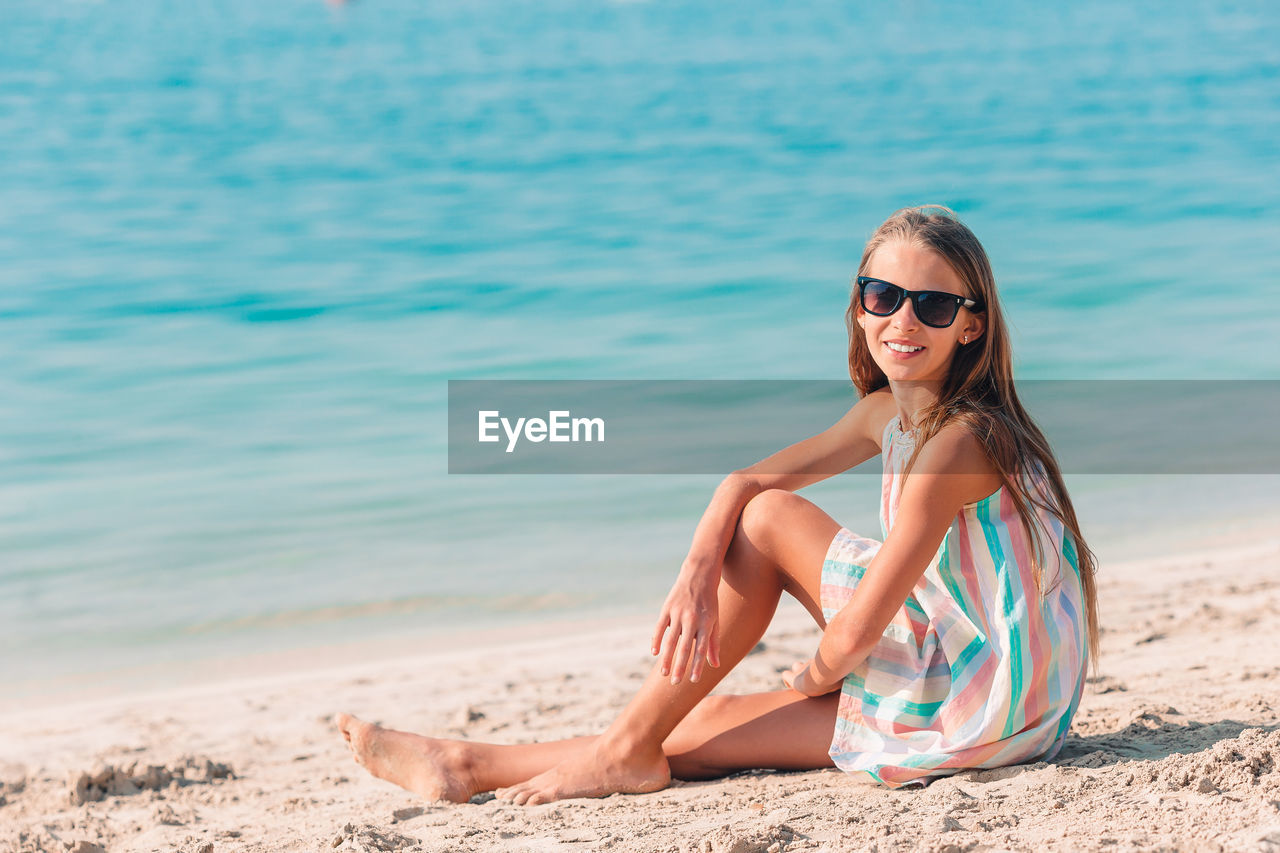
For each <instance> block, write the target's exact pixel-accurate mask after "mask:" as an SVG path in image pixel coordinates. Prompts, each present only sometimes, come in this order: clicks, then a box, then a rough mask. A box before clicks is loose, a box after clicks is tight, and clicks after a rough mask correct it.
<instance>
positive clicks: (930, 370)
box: [338, 207, 1097, 804]
mask: <svg viewBox="0 0 1280 853" xmlns="http://www.w3.org/2000/svg"><path fill="white" fill-rule="evenodd" d="M847 321H848V326H849V372H850V375H851V376H852V378H853V382H854V385H855V386H856V387H857V389H858V392H859V395H860V399H859V400H858V402H857V404H856V405H854V406H853V407H852V408H851V409H850V410H849V412H848V413H847V414H846V415H845V416H844V417H842V418H841V419H840V420H839V421H838V422H837V423H835V424H834V425H833V426H831V427H830V428H829V429H827V430H826V431H824V432H822V433H820V434H819V435H816V436H813V437H812V438H809V439H806V440H805V441H801V442H799V443H798V444H795V445H792V446H791V447H788V448H786V449H785V450H782V451H781V452H779V453H777V454H775V455H774V456H771V457H769V458H768V459H766V460H764V461H762V462H760V463H757V464H756V465H753V466H751V467H750V468H746V469H744V470H742V471H737V472H734V473H733V474H731V475H730V476H728V477H727V478H725V480H724V482H723V483H721V485H720V487H719V488H718V489H717V490H716V492H715V496H714V497H713V498H712V500H711V504H710V506H709V507H708V508H707V510H706V512H705V513H704V515H703V517H702V520H701V522H700V523H699V524H698V527H697V529H696V531H695V533H694V536H693V543H692V545H691V547H690V550H689V555H688V556H687V557H686V558H685V561H684V563H683V565H682V566H681V569H680V574H679V577H678V578H677V580H676V583H675V586H674V587H673V588H672V590H671V592H670V594H669V595H668V596H667V600H666V603H665V604H664V605H663V608H662V613H661V615H660V617H659V620H658V624H657V628H656V630H655V632H654V635H653V644H652V645H653V653H654V654H655V655H660V659H659V661H658V663H657V664H656V665H655V666H654V668H653V670H652V671H651V672H650V673H649V676H648V678H647V679H646V681H645V682H644V684H643V686H642V687H641V688H640V690H639V691H638V692H637V694H636V695H635V697H634V698H633V699H632V700H631V702H630V703H629V704H628V705H627V706H626V708H624V709H623V711H622V713H621V714H619V716H618V718H617V719H616V720H615V721H614V723H613V724H612V725H611V726H609V728H608V729H607V730H606V731H605V732H603V733H602V734H599V735H593V736H587V737H579V738H573V739H570V740H563V741H555V742H550V743H535V744H519V745H497V744H485V743H471V742H466V741H457V740H443V739H436V738H428V737H423V736H421V735H416V734H411V733H407V732H397V731H392V730H389V729H383V728H380V727H378V726H374V725H371V724H369V723H365V722H363V721H360V720H357V719H355V718H354V717H350V716H348V715H345V714H344V715H340V716H339V718H338V725H339V728H340V729H341V731H342V733H343V735H344V737H345V738H346V740H347V742H348V744H349V745H350V747H351V749H352V751H353V752H354V754H355V757H356V760H357V761H358V762H360V763H361V764H362V765H363V766H365V767H366V768H367V769H368V770H369V771H370V772H372V773H373V774H374V775H375V776H378V777H379V778H382V779H386V780H388V781H391V782H394V783H396V784H397V785H400V786H402V787H405V788H408V789H409V790H412V791H415V792H417V793H419V794H421V795H422V796H423V797H426V798H428V799H441V798H443V799H447V800H452V801H454V802H463V801H465V800H466V799H467V798H469V797H470V796H472V795H473V794H475V793H478V792H481V791H488V790H495V789H496V792H497V796H498V797H499V798H500V799H504V800H509V801H511V802H514V803H520V804H533V803H543V802H548V801H551V800H555V799H562V798H566V797H597V796H605V795H608V794H611V793H614V792H629V793H641V792H647V791H656V790H658V789H660V788H663V787H665V786H666V785H667V784H668V783H669V782H670V780H671V778H672V777H673V776H674V777H677V778H681V779H707V778H714V777H717V776H722V775H725V774H728V773H733V772H735V771H739V770H744V769H748V768H776V769H780V770H800V769H812V768H820V767H830V766H832V765H835V766H837V767H840V768H841V769H843V770H846V771H849V772H857V773H864V774H868V775H870V776H871V777H873V778H875V779H877V780H879V781H880V782H882V783H884V784H886V785H890V786H895V787H896V786H899V785H904V784H908V783H912V782H917V783H923V782H924V781H927V780H928V779H929V778H931V777H936V776H941V775H946V774H949V773H955V772H957V771H960V770H964V769H967V768H977V767H994V766H1000V765H1005V764H1015V763H1020V762H1028V761H1035V760H1041V759H1045V758H1048V757H1052V756H1053V755H1054V754H1056V753H1057V751H1058V750H1059V749H1060V748H1061V746H1062V743H1063V741H1064V740H1065V738H1066V733H1067V729H1068V727H1069V726H1070V724H1071V718H1072V716H1073V714H1074V713H1075V710H1076V707H1077V705H1078V703H1079V701H1080V695H1081V691H1082V689H1083V685H1084V677H1085V669H1086V666H1087V662H1088V660H1089V656H1090V652H1091V651H1093V652H1094V653H1096V648H1097V618H1096V604H1095V597H1094V584H1093V573H1094V560H1093V556H1092V554H1091V553H1090V551H1089V549H1088V547H1087V546H1086V545H1085V543H1084V539H1083V538H1082V536H1081V534H1080V527H1079V524H1078V523H1077V521H1076V516H1075V511H1074V509H1073V508H1072V505H1071V499H1070V497H1069V496H1068V495H1067V492H1066V488H1065V487H1064V485H1063V480H1062V475H1061V472H1060V471H1059V468H1058V465H1057V462H1056V461H1055V460H1054V457H1053V453H1052V451H1051V450H1050V449H1049V446H1048V443H1047V442H1046V441H1045V438H1044V435H1043V434H1042V433H1041V432H1040V430H1039V429H1038V428H1037V427H1036V426H1035V424H1034V423H1033V422H1032V420H1031V418H1030V417H1029V416H1028V415H1027V413H1026V411H1025V410H1024V409H1023V407H1022V405H1021V403H1020V402H1019V401H1018V397H1017V394H1016V393H1015V391H1014V385H1013V371H1012V360H1011V354H1010V349H1009V335H1008V330H1007V328H1006V326H1005V321H1004V317H1003V315H1002V313H1001V310H1000V304H999V300H998V298H997V294H996V286H995V278H994V276H993V274H992V271H991V265H990V262H989V261H988V259H987V255H986V252H985V251H984V250H983V248H982V246H981V244H980V243H979V242H978V240H977V238H976V237H975V236H974V235H973V233H972V232H971V231H970V230H969V229H968V228H967V227H965V226H964V225H963V224H962V223H961V222H960V221H959V220H958V219H957V218H956V216H955V214H954V213H953V212H952V211H950V210H948V209H946V208H940V207H926V208H908V209H904V210H900V211H898V212H897V213H895V214H894V215H893V216H891V217H890V218H889V219H888V220H887V221H886V222H885V223H884V224H883V225H881V226H880V228H879V229H877V230H876V232H875V234H874V235H873V236H872V237H871V240H870V241H869V242H868V243H867V245H866V248H865V250H864V252H863V255H862V262H861V264H860V265H859V267H858V273H857V277H856V279H855V285H854V290H853V296H852V299H851V302H850V306H849V310H848V314H847ZM877 453H879V454H880V455H881V456H882V457H883V460H884V482H883V490H882V497H881V523H882V526H883V528H884V530H883V533H884V537H885V538H884V541H883V542H880V541H877V540H873V539H867V538H863V537H860V536H857V535H854V534H853V533H851V532H849V531H848V530H846V529H844V528H843V527H841V526H840V525H839V524H838V523H837V522H835V521H834V520H832V519H831V518H830V517H829V516H828V515H827V514H826V513H824V512H823V511H822V510H820V509H819V508H818V507H816V506H814V505H813V504H812V503H810V502H809V501H807V500H805V499H804V498H801V497H798V496H797V495H796V494H795V492H796V490H798V489H800V488H802V487H804V486H807V485H810V484H812V483H816V482H818V481H820V480H823V479H825V478H827V477H829V476H831V475H833V474H835V473H837V472H840V471H844V470H847V469H849V468H851V467H853V466H854V465H857V464H859V463H860V462H863V461H865V460H866V459H869V458H871V457H872V456H874V455H876V454H877ZM784 591H785V592H788V593H790V594H791V595H793V596H795V597H796V598H797V599H798V600H799V601H800V602H801V603H802V604H803V605H804V606H805V608H806V609H808V611H809V612H810V613H811V614H812V615H813V618H814V619H815V620H816V621H817V623H818V624H819V626H821V627H822V629H823V634H822V640H821V642H820V644H819V645H818V648H817V650H816V651H815V653H814V655H813V657H812V658H811V659H809V660H806V661H801V662H798V663H797V664H796V665H795V666H794V667H793V668H792V669H791V670H789V671H788V672H787V673H785V674H784V675H783V682H784V685H785V689H781V690H776V691H773V692H769V693H757V694H751V695H744V696H726V695H718V696H709V695H708V694H709V693H710V692H711V690H712V689H713V688H714V687H715V686H716V684H717V683H718V682H719V681H720V679H721V678H722V677H723V675H724V673H725V672H727V671H728V670H729V669H731V668H733V667H734V666H736V665H737V664H738V662H739V661H740V660H742V658H743V657H744V656H745V655H746V654H747V652H748V651H749V650H750V649H751V648H752V647H753V646H754V645H755V644H756V642H757V641H758V640H759V639H760V637H761V635H763V633H764V631H765V629H766V628H767V627H768V625H769V622H770V620H771V619H772V618H773V614H774V610H775V608H776V607H777V604H778V600H779V597H780V596H781V595H782V593H783V592H784Z"/></svg>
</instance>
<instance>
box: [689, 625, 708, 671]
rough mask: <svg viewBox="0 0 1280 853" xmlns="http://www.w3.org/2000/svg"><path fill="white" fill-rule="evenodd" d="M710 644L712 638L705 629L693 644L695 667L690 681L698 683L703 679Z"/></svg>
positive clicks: (699, 633)
mask: <svg viewBox="0 0 1280 853" xmlns="http://www.w3.org/2000/svg"><path fill="white" fill-rule="evenodd" d="M709 642H710V638H709V637H708V636H707V632H706V629H705V628H704V629H703V630H701V631H699V632H698V638H697V640H695V641H694V644H693V666H692V667H691V668H690V672H689V680H690V681H694V682H696V681H698V680H699V679H701V678H702V670H703V665H704V664H705V663H706V662H707V646H708V644H709Z"/></svg>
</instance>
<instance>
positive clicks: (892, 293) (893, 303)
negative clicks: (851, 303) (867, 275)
mask: <svg viewBox="0 0 1280 853" xmlns="http://www.w3.org/2000/svg"><path fill="white" fill-rule="evenodd" d="M901 300H902V291H901V290H899V289H898V288H896V287H894V286H893V285H891V284H885V283H884V282H882V281H869V282H867V283H866V284H864V285H862V307H863V308H864V309H866V310H867V311H869V312H871V313H872V314H879V315H880V316H882V317H883V316H885V315H887V314H892V313H893V312H894V311H896V310H898V303H899V302H900V301H901Z"/></svg>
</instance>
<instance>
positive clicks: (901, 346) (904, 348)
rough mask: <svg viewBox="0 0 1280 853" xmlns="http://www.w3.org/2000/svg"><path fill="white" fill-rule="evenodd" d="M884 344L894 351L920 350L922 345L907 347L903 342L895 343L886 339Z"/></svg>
mask: <svg viewBox="0 0 1280 853" xmlns="http://www.w3.org/2000/svg"><path fill="white" fill-rule="evenodd" d="M885 346H887V347H888V348H889V349H891V350H893V351H894V352H920V350H922V349H924V347H909V346H907V345H905V344H895V343H893V342H892V341H886V342H885Z"/></svg>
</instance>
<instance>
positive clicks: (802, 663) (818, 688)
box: [782, 658, 844, 696]
mask: <svg viewBox="0 0 1280 853" xmlns="http://www.w3.org/2000/svg"><path fill="white" fill-rule="evenodd" d="M812 665H813V658H806V659H805V660H798V661H796V662H795V663H793V664H792V665H791V668H790V669H788V670H786V671H785V672H783V673H782V683H783V684H785V685H787V686H788V687H790V688H791V689H792V690H794V691H796V692H797V693H800V694H803V695H805V696H825V695H826V694H828V693H832V692H834V691H836V690H839V689H840V688H841V686H842V685H843V684H844V679H840V680H839V681H837V682H836V683H835V684H832V685H828V686H822V685H819V684H814V681H813V669H812Z"/></svg>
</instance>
